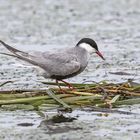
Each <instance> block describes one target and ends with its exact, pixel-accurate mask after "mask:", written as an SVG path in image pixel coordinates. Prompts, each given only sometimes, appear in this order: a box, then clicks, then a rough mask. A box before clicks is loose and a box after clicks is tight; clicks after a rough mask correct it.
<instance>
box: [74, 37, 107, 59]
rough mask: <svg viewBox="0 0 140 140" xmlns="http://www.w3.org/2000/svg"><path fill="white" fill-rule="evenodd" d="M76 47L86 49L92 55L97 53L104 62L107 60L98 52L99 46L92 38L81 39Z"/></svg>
mask: <svg viewBox="0 0 140 140" xmlns="http://www.w3.org/2000/svg"><path fill="white" fill-rule="evenodd" d="M76 46H79V47H81V48H84V49H85V50H86V51H87V52H89V53H90V54H92V53H96V54H98V55H99V56H100V57H101V58H102V59H103V60H105V58H104V57H103V55H102V54H101V53H100V51H99V50H98V46H97V44H96V42H95V41H94V40H92V39H90V38H83V39H81V40H80V41H79V42H78V43H77V45H76Z"/></svg>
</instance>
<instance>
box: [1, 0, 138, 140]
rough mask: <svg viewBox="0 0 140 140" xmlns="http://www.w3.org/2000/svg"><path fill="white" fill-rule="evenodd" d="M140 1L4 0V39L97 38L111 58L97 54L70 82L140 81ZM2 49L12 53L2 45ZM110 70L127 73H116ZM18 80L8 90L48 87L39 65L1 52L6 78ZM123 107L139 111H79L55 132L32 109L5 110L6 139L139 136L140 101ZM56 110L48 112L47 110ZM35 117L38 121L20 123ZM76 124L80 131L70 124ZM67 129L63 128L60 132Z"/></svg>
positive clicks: (34, 42)
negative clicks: (98, 112) (22, 62)
mask: <svg viewBox="0 0 140 140" xmlns="http://www.w3.org/2000/svg"><path fill="white" fill-rule="evenodd" d="M139 23H140V1H139V0H108V1H107V0H87V1H84V0H76V1H75V0H66V1H65V0H40V1H35V0H30V1H28V0H24V1H20V0H0V39H1V40H3V41H5V42H7V43H8V44H11V45H13V46H15V47H16V48H18V49H21V50H24V51H31V50H40V51H44V50H50V49H53V48H56V47H57V48H64V47H74V45H75V44H76V43H77V42H78V41H79V40H80V39H81V38H82V37H90V38H93V39H94V40H95V41H96V42H97V44H98V46H99V49H100V50H101V52H102V53H103V54H104V57H105V58H106V61H102V60H101V59H100V58H99V57H97V56H96V55H94V56H92V57H91V59H90V62H89V65H88V67H87V69H86V70H85V71H84V72H83V73H82V74H80V75H78V76H76V77H74V78H71V79H68V81H70V82H85V81H96V82H99V81H102V80H109V81H110V82H116V83H118V82H126V81H127V80H128V79H134V81H135V82H140V57H139V56H140V55H139V54H140V46H139V44H140V39H139V38H140V24H139ZM0 51H2V52H7V51H6V49H4V47H3V46H2V45H0ZM110 72H125V74H122V75H113V74H111V73H110ZM7 80H15V82H14V83H12V84H7V85H5V86H4V87H1V90H6V89H27V88H28V89H31V88H36V89H38V88H47V86H46V85H43V84H41V83H40V82H39V80H42V77H40V76H39V75H38V74H37V72H36V70H35V69H34V68H33V67H29V66H26V65H25V66H22V65H20V62H19V61H17V59H15V58H11V57H8V56H3V55H0V81H7ZM119 110H124V111H130V112H133V113H136V114H132V115H124V114H117V113H115V114H114V113H113V114H112V113H110V114H109V116H108V117H105V116H102V117H99V116H97V113H96V112H85V111H80V110H76V111H74V112H72V113H70V114H66V115H70V116H78V120H76V121H74V122H72V123H62V124H55V125H54V126H51V127H52V129H54V130H55V129H59V131H54V133H50V131H49V129H48V128H47V127H46V126H45V125H44V124H43V123H42V118H41V117H40V116H39V115H37V114H36V112H32V111H5V110H2V109H0V139H2V140H3V139H4V140H15V139H16V140H21V139H24V140H25V139H27V140H28V139H34V140H35V139H37V140H38V139H39V140H40V139H41V140H43V139H44V140H46V139H59V140H60V139H62V140H69V139H70V140H77V139H86V140H91V139H93V138H94V139H97V140H98V139H107V140H108V139H113V140H114V139H116V140H118V139H120V140H121V139H126V140H139V139H140V136H139V133H140V123H139V120H140V115H139V113H140V105H133V106H121V107H120V108H119ZM53 113H54V114H55V112H53V111H52V112H47V113H46V114H53ZM27 122H30V123H32V124H33V126H28V127H23V126H18V125H17V124H18V123H27ZM68 128H73V129H74V130H71V129H68ZM60 130H61V131H60Z"/></svg>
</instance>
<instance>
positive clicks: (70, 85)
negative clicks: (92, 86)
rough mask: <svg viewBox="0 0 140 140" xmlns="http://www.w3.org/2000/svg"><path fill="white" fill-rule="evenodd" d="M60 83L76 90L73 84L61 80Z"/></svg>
mask: <svg viewBox="0 0 140 140" xmlns="http://www.w3.org/2000/svg"><path fill="white" fill-rule="evenodd" d="M59 81H61V82H63V83H65V84H66V85H67V86H68V88H69V89H71V90H75V88H74V86H73V85H72V84H70V83H68V82H66V81H64V80H59Z"/></svg>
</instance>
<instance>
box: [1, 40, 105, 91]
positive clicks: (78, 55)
mask: <svg viewBox="0 0 140 140" xmlns="http://www.w3.org/2000/svg"><path fill="white" fill-rule="evenodd" d="M0 43H1V44H2V45H3V46H4V47H6V48H7V49H8V50H9V51H10V52H11V53H10V54H9V53H4V52H0V54H4V55H8V56H12V57H16V58H18V59H21V60H23V61H26V62H28V63H30V64H32V65H34V66H36V67H38V68H39V71H40V73H41V76H43V77H44V78H49V79H54V80H56V84H57V85H58V87H59V89H60V90H61V91H62V88H61V87H60V85H59V82H60V81H61V82H63V83H65V84H66V85H67V86H68V87H69V89H72V90H73V89H74V87H73V86H72V85H71V84H70V83H68V82H66V81H65V80H64V79H67V78H71V77H74V76H76V75H78V74H80V73H81V72H83V71H84V70H85V68H86V67H87V65H88V61H89V58H90V56H91V54H93V53H95V54H97V55H98V56H100V57H101V58H102V59H103V60H105V58H104V57H103V55H102V54H101V52H100V51H99V49H98V46H97V44H96V42H95V41H94V40H93V39H91V38H82V39H81V40H80V41H79V42H78V43H77V44H76V45H75V47H71V48H61V49H56V50H54V51H52V52H50V51H44V52H41V51H33V52H32V53H29V52H24V51H21V50H18V49H16V48H15V47H12V46H10V45H8V44H6V43H5V42H4V41H2V40H0Z"/></svg>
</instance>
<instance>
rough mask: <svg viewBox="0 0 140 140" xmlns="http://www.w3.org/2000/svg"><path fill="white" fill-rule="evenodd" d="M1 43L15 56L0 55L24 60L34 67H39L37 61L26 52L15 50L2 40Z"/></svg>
mask: <svg viewBox="0 0 140 140" xmlns="http://www.w3.org/2000/svg"><path fill="white" fill-rule="evenodd" d="M0 43H1V44H2V45H3V46H4V47H5V48H7V49H8V50H9V51H10V52H11V53H13V54H8V53H3V52H0V54H4V55H8V56H12V57H16V58H19V59H21V60H24V61H26V62H28V63H31V64H33V65H36V66H39V64H38V63H37V62H35V61H33V60H32V59H30V58H31V57H30V55H29V54H28V53H26V52H23V51H20V50H18V49H15V48H14V47H12V46H9V45H8V44H6V43H5V42H3V41H2V40H0Z"/></svg>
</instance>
